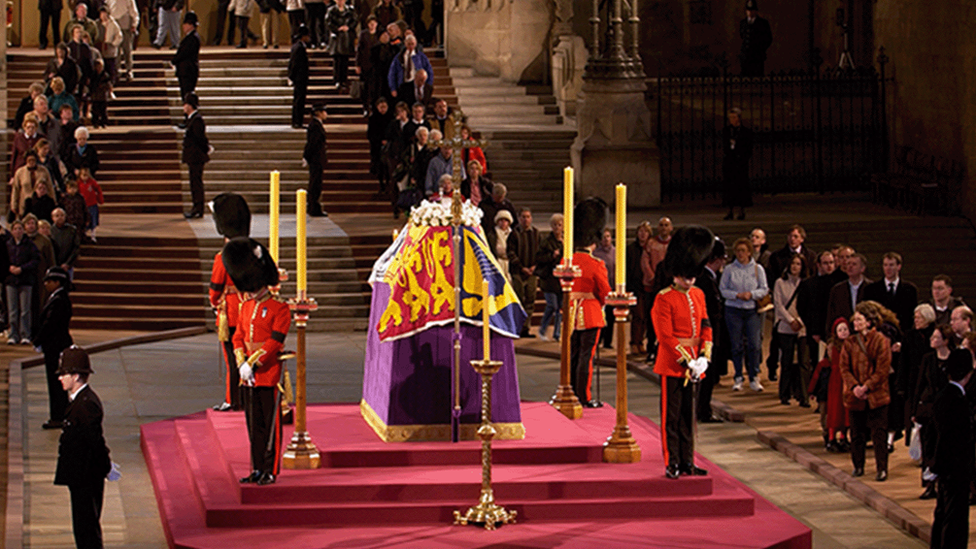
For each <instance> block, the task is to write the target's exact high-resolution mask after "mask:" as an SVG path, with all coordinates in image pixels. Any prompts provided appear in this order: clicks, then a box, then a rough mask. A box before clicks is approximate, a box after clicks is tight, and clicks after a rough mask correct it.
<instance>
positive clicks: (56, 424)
mask: <svg viewBox="0 0 976 549" xmlns="http://www.w3.org/2000/svg"><path fill="white" fill-rule="evenodd" d="M63 426H64V424H63V423H62V422H60V421H54V420H53V419H49V420H47V421H45V422H44V425H41V429H46V430H51V429H60V428H61V427H63Z"/></svg>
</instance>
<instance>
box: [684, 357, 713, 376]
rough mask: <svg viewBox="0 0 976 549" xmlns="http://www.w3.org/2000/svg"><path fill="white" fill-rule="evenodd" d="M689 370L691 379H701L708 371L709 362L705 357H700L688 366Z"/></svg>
mask: <svg viewBox="0 0 976 549" xmlns="http://www.w3.org/2000/svg"><path fill="white" fill-rule="evenodd" d="M688 368H689V369H690V370H691V377H692V378H694V379H699V378H701V376H702V374H704V373H705V370H707V369H708V360H706V359H705V357H703V356H700V357H698V358H696V359H695V360H692V361H691V362H690V363H689V364H688Z"/></svg>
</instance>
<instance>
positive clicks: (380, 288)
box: [363, 281, 522, 425]
mask: <svg viewBox="0 0 976 549" xmlns="http://www.w3.org/2000/svg"><path fill="white" fill-rule="evenodd" d="M389 299H390V286H389V285H388V284H386V283H384V282H380V281H377V282H376V283H375V284H374V286H373V298H372V304H371V308H370V313H369V328H368V330H367V331H368V334H369V336H368V339H367V341H366V361H365V362H366V363H365V368H364V373H363V400H365V401H366V403H367V404H369V406H370V407H371V408H372V409H373V411H375V412H376V415H378V416H379V418H380V419H381V420H383V422H384V423H386V425H437V424H441V425H450V423H451V409H452V407H453V403H452V401H451V360H452V355H453V343H452V338H453V335H454V324H453V322H452V323H451V324H449V325H447V326H435V327H432V328H429V329H427V330H424V331H423V332H420V333H418V334H414V335H412V336H408V337H404V338H402V339H398V340H395V341H387V342H381V341H380V338H379V334H378V332H377V331H376V326H377V324H378V323H379V319H380V317H381V316H382V315H383V311H384V310H385V309H386V304H387V302H388V301H389ZM481 330H482V329H481V328H480V327H478V326H472V325H469V324H465V323H463V322H462V323H461V423H472V424H474V423H479V422H480V421H481V376H479V375H478V374H477V373H476V372H475V371H474V369H473V368H472V367H471V360H475V359H477V360H480V359H481V358H482V354H483V351H482V349H483V348H484V347H483V343H482V332H481ZM491 358H492V360H500V361H502V363H503V364H502V367H501V369H500V370H499V371H498V373H497V374H495V376H494V377H493V378H492V391H491V392H492V407H491V410H492V411H491V416H492V417H491V420H492V422H495V423H518V422H521V421H522V419H521V417H522V416H521V411H520V409H519V388H518V372H517V371H516V368H515V345H514V341H513V340H512V339H511V338H508V337H505V336H501V335H498V334H496V333H492V338H491Z"/></svg>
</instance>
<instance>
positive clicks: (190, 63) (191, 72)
mask: <svg viewBox="0 0 976 549" xmlns="http://www.w3.org/2000/svg"><path fill="white" fill-rule="evenodd" d="M198 24H199V20H198V19H197V14H196V13H194V12H192V11H188V12H186V15H184V16H183V40H180V47H179V49H177V50H176V55H174V56H173V59H172V60H171V61H170V63H172V65H173V66H174V67H176V78H178V79H179V81H180V97H186V94H188V93H190V92H192V91H194V90H196V89H197V79H198V78H199V77H200V35H199V34H197V25H198Z"/></svg>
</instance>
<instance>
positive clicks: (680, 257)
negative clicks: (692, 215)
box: [654, 225, 715, 288]
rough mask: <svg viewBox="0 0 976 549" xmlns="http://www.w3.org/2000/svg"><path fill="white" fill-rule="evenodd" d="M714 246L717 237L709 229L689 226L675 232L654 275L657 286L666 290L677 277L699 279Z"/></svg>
mask: <svg viewBox="0 0 976 549" xmlns="http://www.w3.org/2000/svg"><path fill="white" fill-rule="evenodd" d="M714 244H715V235H713V234H712V231H710V230H709V229H708V227H702V226H701V225H688V226H687V227H681V228H680V229H678V230H677V231H675V232H674V235H672V236H671V242H670V243H669V244H668V251H667V253H665V254H664V260H663V261H661V264H660V265H659V266H658V268H657V272H656V273H655V275H654V279H655V282H656V285H657V286H659V287H660V288H664V287H665V286H667V285H669V284H671V280H672V279H673V278H674V277H676V276H680V277H683V278H697V277H698V275H699V274H701V270H702V267H704V266H705V263H707V262H708V258H709V257H710V256H711V254H712V247H713V246H714Z"/></svg>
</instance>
